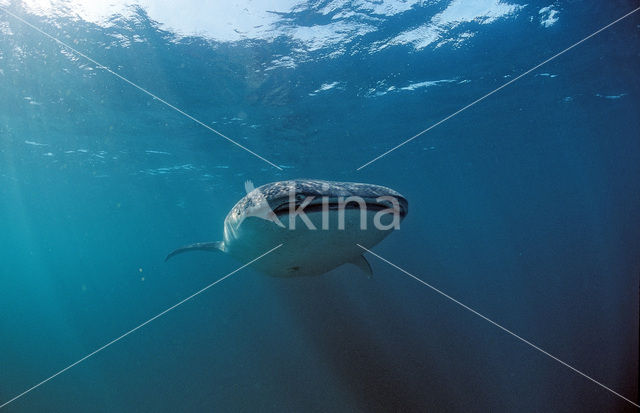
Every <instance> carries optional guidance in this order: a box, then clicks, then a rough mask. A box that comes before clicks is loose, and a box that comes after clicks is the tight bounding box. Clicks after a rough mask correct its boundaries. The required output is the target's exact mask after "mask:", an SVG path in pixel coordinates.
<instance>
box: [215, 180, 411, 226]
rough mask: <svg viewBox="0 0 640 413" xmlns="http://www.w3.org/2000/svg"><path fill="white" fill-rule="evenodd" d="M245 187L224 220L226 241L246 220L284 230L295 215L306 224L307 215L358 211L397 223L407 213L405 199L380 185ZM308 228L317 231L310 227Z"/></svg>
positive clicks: (315, 182) (292, 182) (298, 183)
mask: <svg viewBox="0 0 640 413" xmlns="http://www.w3.org/2000/svg"><path fill="white" fill-rule="evenodd" d="M246 187H247V190H248V194H247V195H246V196H245V197H244V198H242V199H241V200H240V201H238V203H237V204H236V205H235V206H234V207H233V208H232V209H231V211H230V212H229V214H228V215H227V218H226V219H225V238H227V237H234V236H235V235H236V234H237V232H238V230H239V228H240V226H241V225H242V224H243V222H244V221H245V220H246V219H247V218H249V217H254V218H261V219H263V220H266V221H271V222H272V223H273V225H276V226H278V227H280V228H287V219H283V218H287V217H286V216H288V218H291V216H292V215H297V216H300V217H301V218H303V221H304V222H305V223H307V222H309V221H308V220H307V219H306V216H308V215H315V214H325V215H339V214H342V215H341V216H342V217H344V214H345V211H353V210H359V211H366V212H367V213H368V214H372V213H380V214H382V215H393V218H394V219H395V220H396V222H397V223H398V224H399V222H400V221H401V220H402V219H403V218H404V217H405V216H406V215H407V213H408V210H409V204H408V202H407V200H406V198H405V197H403V196H402V195H401V194H400V193H398V192H396V191H394V190H393V189H390V188H387V187H384V186H380V185H372V184H364V183H355V182H332V181H323V180H315V179H296V180H290V181H280V182H274V183H270V184H267V185H263V186H261V187H259V188H255V189H252V186H251V185H250V183H248V184H247V185H246ZM249 189H252V190H251V191H249ZM327 219H328V217H327ZM387 220H388V219H387ZM290 222H292V223H293V221H290ZM323 222H324V221H323ZM307 228H308V229H317V228H311V227H310V225H307ZM289 229H293V228H289ZM322 229H327V228H322ZM385 229H389V228H385Z"/></svg>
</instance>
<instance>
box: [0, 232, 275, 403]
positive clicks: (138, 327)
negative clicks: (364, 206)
mask: <svg viewBox="0 0 640 413" xmlns="http://www.w3.org/2000/svg"><path fill="white" fill-rule="evenodd" d="M281 246H282V244H280V245H278V246H277V247H274V248H272V249H270V250H269V251H267V252H265V253H264V254H262V255H260V256H259V257H256V258H254V259H252V260H251V261H249V262H248V263H246V264H244V265H243V266H241V267H238V268H236V269H235V270H233V271H231V272H230V273H229V274H227V275H225V276H224V277H222V278H219V279H218V280H216V281H214V282H212V283H211V284H209V285H207V286H206V287H204V288H203V289H201V290H199V291H197V292H195V293H193V294H191V295H190V296H189V297H187V298H185V299H184V300H182V301H180V302H179V303H177V304H174V305H172V306H171V307H169V308H167V309H166V310H164V311H163V312H161V313H159V314H157V315H155V316H153V317H151V318H150V319H148V320H147V321H145V322H144V323H142V324H140V325H138V326H137V327H134V328H132V329H131V330H129V331H127V332H126V333H124V334H122V335H121V336H119V337H118V338H115V339H113V340H111V341H110V342H108V343H107V344H105V345H104V346H102V347H100V348H98V349H97V350H94V351H92V352H91V353H89V354H87V355H86V356H84V357H82V358H81V359H80V360H78V361H76V362H74V363H72V364H70V365H68V366H67V367H65V368H63V369H62V370H60V371H59V372H57V373H55V374H54V375H52V376H50V377H48V378H46V379H44V380H42V381H41V382H40V383H38V384H36V385H35V386H33V387H31V388H29V389H27V390H25V391H23V392H22V393H20V394H19V395H17V396H15V397H14V398H13V399H11V400H8V401H6V402H4V403H3V404H0V409H2V408H3V407H5V406H7V405H8V404H9V403H12V402H14V401H16V400H17V399H19V398H20V397H22V396H24V395H25V394H27V393H29V392H30V391H32V390H35V389H37V388H38V387H40V386H42V385H43V384H45V383H46V382H48V381H49V380H51V379H53V378H54V377H56V376H59V375H60V374H62V373H64V372H65V371H67V370H69V369H70V368H72V367H74V366H76V365H78V364H80V363H82V362H83V361H85V360H86V359H88V358H89V357H91V356H93V355H95V354H97V353H99V352H101V351H102V350H104V349H105V348H107V347H109V346H110V345H112V344H114V343H116V342H118V341H120V340H122V339H123V338H125V337H126V336H128V335H129V334H131V333H133V332H134V331H136V330H138V329H140V328H142V327H144V326H146V325H147V324H149V323H150V322H152V321H153V320H155V319H157V318H159V317H162V316H163V315H165V314H167V313H168V312H169V311H171V310H173V309H174V308H176V307H178V306H180V305H182V304H184V303H186V302H187V301H189V300H191V299H192V298H194V297H195V296H197V295H200V294H201V293H203V292H205V291H207V290H208V289H209V288H211V287H213V286H214V285H216V284H218V283H219V282H221V281H223V280H225V279H227V278H229V277H230V276H232V275H233V274H235V273H237V272H238V271H240V270H242V269H243V268H245V267H247V266H249V265H251V264H253V263H254V262H256V261H258V260H259V259H260V258H262V257H264V256H265V255H267V254H270V253H272V252H273V251H275V250H277V249H278V248H280V247H281Z"/></svg>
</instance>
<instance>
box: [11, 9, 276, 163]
mask: <svg viewBox="0 0 640 413" xmlns="http://www.w3.org/2000/svg"><path fill="white" fill-rule="evenodd" d="M0 10H3V11H4V12H5V13H7V14H8V15H10V16H13V17H14V18H16V19H17V20H20V21H21V22H22V23H24V24H26V25H27V26H29V27H31V28H32V29H34V30H35V31H37V32H38V33H40V34H42V35H44V36H46V37H48V38H49V39H51V40H53V41H55V42H56V43H58V44H60V45H61V46H63V47H65V48H67V49H69V50H71V51H72V52H73V53H75V54H77V55H78V56H82V57H84V58H85V59H87V60H88V61H90V62H92V63H94V64H95V65H96V66H97V67H98V68H99V69H104V70H106V71H107V72H109V73H111V74H112V75H114V76H115V77H117V78H118V79H120V80H122V81H124V82H126V83H128V84H130V85H131V86H133V87H135V88H136V89H138V90H140V91H142V92H143V93H146V94H147V95H149V96H151V97H152V98H154V99H155V100H157V101H158V102H161V103H163V104H164V105H166V106H168V107H169V108H171V109H173V110H175V111H176V112H178V113H179V114H181V115H183V116H185V117H187V118H189V119H191V120H192V121H194V122H195V123H197V124H198V125H200V126H203V127H205V128H207V129H208V130H210V131H211V132H213V133H215V134H217V135H218V136H220V137H222V138H224V139H226V140H227V141H229V142H231V143H232V144H234V145H236V146H238V147H239V148H242V149H244V150H245V151H247V152H249V153H250V154H251V155H253V156H255V157H256V158H259V159H261V160H263V161H265V162H266V163H268V164H269V165H271V166H273V167H274V168H277V169H279V170H281V171H282V168H281V167H279V166H278V165H276V164H274V163H273V162H271V161H269V160H268V159H266V158H263V157H262V156H260V155H258V154H257V153H255V152H254V151H252V150H251V149H249V148H247V147H246V146H244V145H242V144H240V143H238V142H236V141H235V140H233V139H231V138H230V137H228V136H226V135H224V134H223V133H222V132H219V131H217V130H215V129H213V128H212V127H211V126H209V125H207V124H206V123H204V122H201V121H199V120H198V119H196V118H194V117H193V116H191V115H189V114H188V113H186V112H185V111H183V110H182V109H180V108H177V107H176V106H174V105H172V104H171V103H169V102H167V101H166V100H164V99H162V98H160V97H158V96H156V95H154V94H153V93H151V92H149V91H148V90H147V89H145V88H143V87H142V86H140V85H138V84H136V83H134V82H132V81H130V80H129V79H127V78H126V77H124V76H122V75H120V74H118V73H116V72H114V71H113V70H111V69H109V68H108V67H107V66H105V65H103V64H101V63H100V62H98V61H96V60H95V59H93V58H91V57H89V56H87V55H86V54H84V53H82V52H80V51H78V50H76V49H74V48H73V47H71V46H69V45H68V44H67V43H65V42H63V41H62V40H60V39H58V38H56V37H54V36H52V35H50V34H49V33H47V32H45V31H44V30H42V29H40V28H39V27H37V26H34V25H33V24H31V23H29V22H28V21H26V20H25V19H23V18H22V17H20V16H18V15H16V14H14V13H12V12H10V11H9V10H7V9H6V8H5V7H2V6H0Z"/></svg>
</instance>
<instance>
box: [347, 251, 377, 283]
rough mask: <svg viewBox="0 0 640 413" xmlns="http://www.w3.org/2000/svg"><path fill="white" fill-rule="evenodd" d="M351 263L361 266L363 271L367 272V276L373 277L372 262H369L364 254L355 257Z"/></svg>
mask: <svg viewBox="0 0 640 413" xmlns="http://www.w3.org/2000/svg"><path fill="white" fill-rule="evenodd" d="M349 264H353V265H355V266H356V267H358V268H360V270H362V272H364V273H365V274H367V277H369V278H371V277H373V270H372V269H371V264H369V261H367V259H366V258H365V257H364V255H360V256H359V257H358V258H356V259H354V260H353V261H349Z"/></svg>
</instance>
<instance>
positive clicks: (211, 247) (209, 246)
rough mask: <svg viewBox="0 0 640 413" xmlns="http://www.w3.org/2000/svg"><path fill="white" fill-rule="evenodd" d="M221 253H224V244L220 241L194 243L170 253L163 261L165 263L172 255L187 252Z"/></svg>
mask: <svg viewBox="0 0 640 413" xmlns="http://www.w3.org/2000/svg"><path fill="white" fill-rule="evenodd" d="M196 250H200V251H222V252H224V243H223V242H222V241H215V242H196V243H195V244H191V245H185V246H184V247H180V248H178V249H177V250H174V251H171V252H170V253H169V255H167V258H165V259H164V261H165V262H167V261H168V260H169V258H171V257H173V256H174V255H178V254H182V253H183V252H187V251H196Z"/></svg>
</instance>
